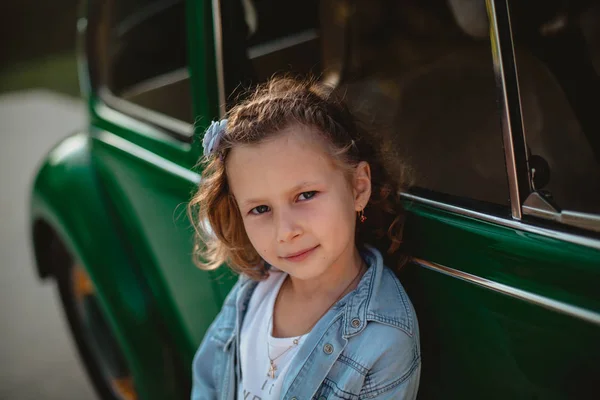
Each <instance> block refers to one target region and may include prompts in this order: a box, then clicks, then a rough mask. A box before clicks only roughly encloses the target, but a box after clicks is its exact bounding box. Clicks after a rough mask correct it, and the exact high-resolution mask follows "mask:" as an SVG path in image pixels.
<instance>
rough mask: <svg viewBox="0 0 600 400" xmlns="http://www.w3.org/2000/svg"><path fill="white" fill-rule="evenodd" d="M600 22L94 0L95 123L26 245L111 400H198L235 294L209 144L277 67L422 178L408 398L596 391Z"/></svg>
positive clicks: (409, 200) (538, 11)
mask: <svg viewBox="0 0 600 400" xmlns="http://www.w3.org/2000/svg"><path fill="white" fill-rule="evenodd" d="M599 19H600V11H599V10H598V7H597V6H596V5H595V4H592V2H585V1H580V2H571V3H569V5H568V6H564V7H559V6H556V5H552V4H549V3H543V2H532V3H528V4H527V5H524V4H522V3H517V2H515V1H502V0H492V1H487V2H484V1H479V0H472V1H462V2H461V1H458V0H447V1H446V0H439V1H436V0H430V1H426V2H407V1H397V2H391V1H383V0H381V1H368V2H367V1H364V0H348V1H342V0H335V1H321V2H319V1H317V0H311V1H304V2H276V1H270V0H269V1H265V0H256V1H245V0H244V1H242V0H240V1H227V0H213V1H207V0H174V1H164V0H163V1H152V0H144V1H138V2H133V1H119V2H116V1H114V0H104V1H100V0H88V1H87V2H86V3H85V4H84V7H82V16H81V18H80V19H79V20H78V23H77V28H78V31H79V37H80V42H79V43H80V44H79V46H80V49H79V51H80V71H79V73H80V82H81V87H82V93H83V97H84V98H85V99H86V101H87V104H88V108H87V109H88V114H89V124H88V125H87V126H85V127H82V128H81V130H80V131H79V132H75V133H73V135H71V136H69V137H68V138H66V139H65V140H63V141H62V142H61V143H59V144H57V145H56V147H55V148H54V149H52V150H51V151H50V152H49V154H48V155H47V157H46V159H45V160H44V163H43V165H42V166H41V167H40V169H39V171H38V173H37V176H36V180H35V183H34V185H33V187H32V191H31V233H32V234H31V238H32V247H33V250H34V252H35V255H36V260H37V271H38V273H39V275H40V277H42V278H54V279H56V280H57V282H58V287H59V290H60V294H61V298H62V300H63V305H64V307H65V312H66V315H67V317H68V319H69V321H70V323H71V328H72V330H73V334H74V337H75V339H76V343H77V345H78V348H79V350H80V353H81V355H82V358H83V360H84V361H85V364H86V366H87V368H88V372H89V373H90V375H91V377H92V379H93V382H94V384H95V386H96V388H97V390H98V392H99V393H100V395H101V397H103V398H107V399H134V398H140V399H165V398H168V399H174V398H186V397H187V396H189V390H190V385H191V371H190V368H191V362H192V358H193V355H194V351H195V350H196V348H197V346H198V345H199V343H200V341H201V340H202V337H203V335H204V332H205V331H206V329H207V328H208V326H209V324H210V323H211V321H212V320H213V318H214V317H215V315H216V314H217V313H218V311H219V308H220V305H221V304H222V302H223V300H224V298H225V296H226V295H227V293H228V291H229V289H230V288H231V287H232V285H233V283H234V282H235V276H234V275H233V274H232V273H231V272H229V271H228V269H227V268H225V267H223V268H221V269H218V270H214V271H202V270H200V269H198V268H196V267H195V266H194V265H193V263H192V256H191V251H192V233H193V230H192V229H193V228H192V226H191V224H190V221H189V220H188V219H187V215H186V213H185V206H186V202H187V201H188V200H189V198H190V196H191V195H192V193H193V191H194V189H195V187H196V186H197V184H198V183H199V180H200V177H199V167H198V165H197V162H198V160H199V158H200V156H201V155H202V147H201V142H202V141H201V138H202V132H203V130H204V129H205V128H206V127H207V126H208V124H209V123H210V122H211V120H215V119H218V118H219V117H220V116H221V115H223V113H224V112H225V110H226V109H227V107H229V106H230V105H231V104H232V103H233V102H234V101H235V95H236V93H237V92H238V89H239V84H240V82H241V83H242V84H243V85H250V84H252V83H254V82H257V81H264V80H265V79H267V78H268V77H269V76H271V75H272V74H273V73H275V72H279V71H288V72H292V73H295V74H316V75H317V76H319V77H320V79H322V80H324V81H326V82H328V83H329V84H331V85H333V86H335V88H336V90H339V91H343V93H344V94H345V95H346V96H347V99H348V102H349V103H350V104H351V106H352V107H354V108H356V109H357V112H358V113H359V114H360V115H361V116H362V117H363V118H364V117H367V118H370V119H369V120H368V122H369V124H370V125H371V126H372V127H373V134H374V135H375V136H374V138H375V139H376V140H378V141H379V143H381V145H382V146H381V147H382V149H383V150H382V154H383V155H382V157H384V156H385V164H386V166H387V167H388V168H390V169H392V170H393V171H394V175H395V176H396V177H397V179H399V181H400V183H404V182H407V181H408V180H409V178H407V176H410V177H412V178H410V179H411V180H412V181H414V184H413V185H412V186H411V189H410V190H408V191H407V192H406V193H404V194H403V196H404V200H405V206H406V209H407V212H408V215H407V221H406V228H405V234H404V237H405V247H406V248H407V249H408V250H409V251H410V254H411V256H412V257H413V261H412V262H411V263H410V264H409V265H407V266H406V267H404V268H403V269H402V270H400V271H399V276H400V278H401V281H402V282H403V284H404V285H405V286H406V288H407V290H408V291H409V294H410V295H411V298H412V299H413V302H414V304H415V307H416V309H417V314H418V318H419V323H420V327H421V336H422V338H421V339H422V357H423V372H422V382H421V389H420V395H419V398H503V399H504V398H544V399H546V398H556V399H559V398H587V397H588V395H590V393H593V392H591V391H592V390H593V388H594V383H595V382H594V378H595V377H596V376H597V375H598V372H600V367H599V366H598V361H599V360H600V345H599V344H598V338H599V337H600V290H599V289H598V288H599V283H600V235H599V232H600V200H599V199H600V190H599V188H600V179H597V178H598V176H599V175H600V168H599V164H598V159H599V158H598V154H599V151H600V149H599V147H598V143H599V142H600V139H599V135H598V134H597V133H598V132H599V130H595V127H598V122H597V121H598V119H597V117H596V116H595V113H597V110H598V108H597V107H596V106H598V105H599V104H598V100H593V99H592V98H590V99H589V101H588V100H587V97H585V96H587V94H593V93H597V92H594V89H596V88H598V86H599V81H600V79H599V78H598V76H599V74H598V72H597V71H598V70H599V69H598V68H599V65H600V61H599V60H600V56H598V54H599V53H598V50H599V46H600V45H599V43H600V40H598V34H597V33H598V31H597V29H596V28H595V22H597V21H598V20H599ZM561 60H562V61H561ZM565 60H569V62H566V61H565ZM586 93H587V94H586ZM594 97H597V96H594Z"/></svg>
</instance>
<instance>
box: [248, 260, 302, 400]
mask: <svg viewBox="0 0 600 400" xmlns="http://www.w3.org/2000/svg"><path fill="white" fill-rule="evenodd" d="M286 276H287V274H286V273H284V272H282V271H279V270H275V269H274V268H271V271H270V273H269V277H268V278H267V279H266V280H264V281H262V282H259V283H258V285H257V286H256V289H255V290H254V293H253V294H252V298H251V299H250V303H249V304H248V311H247V312H246V317H245V318H244V323H243V325H242V334H241V337H240V359H241V367H242V379H241V380H240V382H239V386H238V400H271V399H273V400H275V399H280V393H281V386H282V384H283V380H284V378H285V374H286V372H287V370H288V369H289V367H290V365H291V363H292V361H293V358H294V356H295V355H296V353H297V352H298V347H299V346H300V344H301V343H302V341H303V339H304V337H306V335H303V336H302V337H300V338H298V337H291V338H274V337H273V336H272V332H273V319H272V315H273V306H274V305H275V299H276V298H277V294H278V293H279V289H280V288H281V285H282V284H283V281H284V280H285V278H286ZM295 339H299V340H298V344H294V340H295ZM267 346H268V353H267ZM269 355H270V357H271V359H275V358H277V359H276V360H274V363H275V366H276V369H275V378H272V376H271V374H270V373H269V372H270V365H271V363H270V361H269ZM280 355H281V356H280Z"/></svg>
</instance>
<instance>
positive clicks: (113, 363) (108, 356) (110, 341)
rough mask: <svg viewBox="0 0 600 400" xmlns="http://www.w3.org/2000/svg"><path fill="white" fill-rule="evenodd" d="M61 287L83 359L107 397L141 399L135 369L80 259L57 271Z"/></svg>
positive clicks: (89, 372) (98, 387) (65, 308)
mask: <svg viewBox="0 0 600 400" xmlns="http://www.w3.org/2000/svg"><path fill="white" fill-rule="evenodd" d="M57 283H58V290H59V292H60V298H61V301H62V304H63V308H64V311H65V314H66V316H67V319H68V321H69V325H70V328H71V331H72V334H73V336H74V338H75V342H76V343H77V348H78V350H79V354H80V356H81V359H82V360H83V362H84V364H85V367H86V369H87V372H88V375H89V376H90V379H91V380H92V383H93V385H94V387H95V389H96V391H97V393H98V394H99V396H100V398H101V399H103V400H137V398H138V396H137V393H136V391H135V386H134V383H133V378H132V376H131V372H130V370H129V368H128V366H127V363H126V361H125V357H124V356H123V351H122V349H121V348H120V346H119V344H118V342H117V340H116V339H115V335H114V333H113V332H112V330H111V329H110V326H109V325H108V323H107V320H106V317H105V315H104V313H103V311H102V309H101V308H100V304H99V302H98V298H97V296H96V291H95V289H94V285H93V283H92V281H91V279H90V277H89V275H88V274H87V272H86V270H85V269H84V268H83V267H82V266H81V265H80V264H77V263H71V265H69V266H68V267H66V268H63V269H61V271H57Z"/></svg>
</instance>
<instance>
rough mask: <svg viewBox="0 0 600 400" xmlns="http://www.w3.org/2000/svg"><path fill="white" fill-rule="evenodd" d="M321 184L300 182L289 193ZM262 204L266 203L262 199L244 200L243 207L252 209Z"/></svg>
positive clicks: (317, 182)
mask: <svg viewBox="0 0 600 400" xmlns="http://www.w3.org/2000/svg"><path fill="white" fill-rule="evenodd" d="M319 183H320V182H319V181H304V182H300V183H299V184H297V185H296V186H294V187H292V188H291V189H289V190H288V191H287V192H288V193H295V192H299V191H300V190H302V189H304V188H305V187H307V186H313V185H318V184H319ZM261 203H264V200H261V199H248V200H244V201H243V202H242V203H241V206H242V207H243V208H246V207H250V206H251V205H254V204H261Z"/></svg>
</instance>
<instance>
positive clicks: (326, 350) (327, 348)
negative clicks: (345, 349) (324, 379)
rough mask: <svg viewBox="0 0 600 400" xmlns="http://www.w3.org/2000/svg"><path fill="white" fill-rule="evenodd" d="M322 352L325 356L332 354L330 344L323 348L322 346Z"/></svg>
mask: <svg viewBox="0 0 600 400" xmlns="http://www.w3.org/2000/svg"><path fill="white" fill-rule="evenodd" d="M323 351H324V352H325V354H331V353H333V345H332V344H330V343H326V344H325V346H323Z"/></svg>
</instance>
